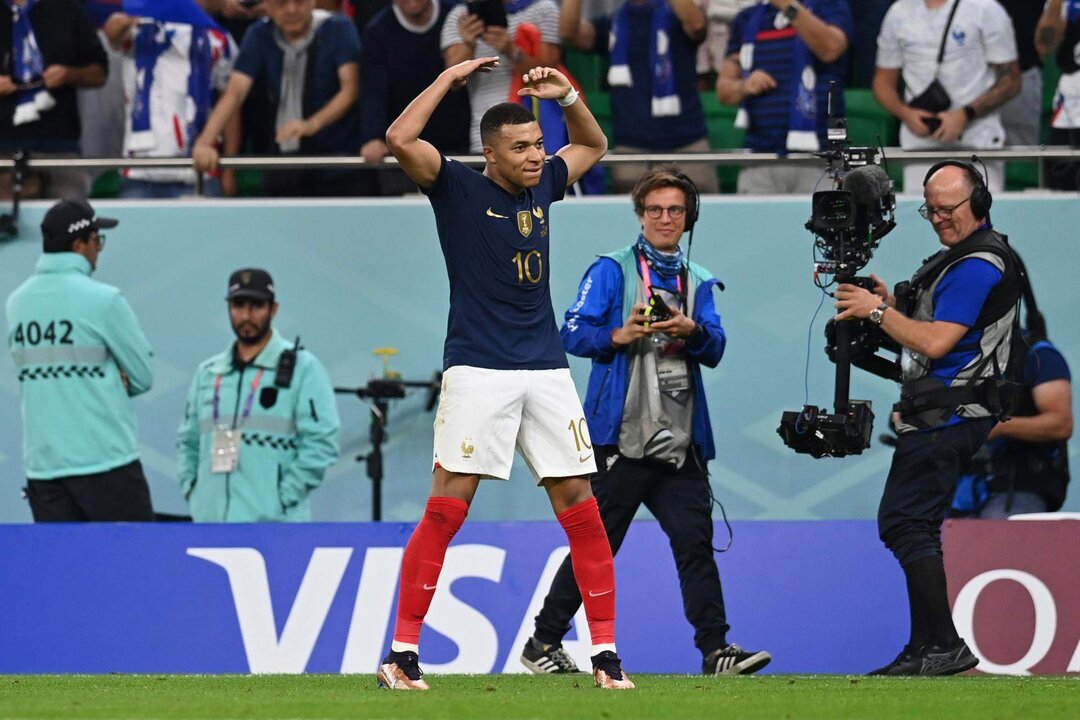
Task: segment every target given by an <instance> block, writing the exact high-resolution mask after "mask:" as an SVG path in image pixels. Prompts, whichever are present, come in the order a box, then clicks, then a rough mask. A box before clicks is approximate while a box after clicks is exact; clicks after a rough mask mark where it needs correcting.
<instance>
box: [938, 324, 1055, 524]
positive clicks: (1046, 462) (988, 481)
mask: <svg viewBox="0 0 1080 720" xmlns="http://www.w3.org/2000/svg"><path fill="white" fill-rule="evenodd" d="M1024 344H1025V346H1026V348H1027V353H1026V354H1025V356H1024V371H1023V375H1022V377H1021V385H1022V388H1023V389H1022V394H1021V396H1020V401H1019V404H1018V407H1017V408H1016V409H1015V411H1014V412H1013V413H1012V417H1010V418H1009V419H1008V421H1006V422H1000V423H998V424H997V425H995V426H994V429H993V430H991V431H990V439H989V440H988V441H987V443H986V445H985V446H984V447H983V449H982V450H981V451H980V452H979V454H978V455H977V456H976V459H980V458H982V460H983V462H982V463H979V464H978V465H977V467H976V469H975V472H974V473H972V474H969V475H965V476H964V477H963V478H962V479H961V482H960V486H959V487H958V488H957V490H956V497H955V498H954V500H953V506H952V510H953V513H952V514H953V515H954V516H956V517H977V518H983V519H997V518H1007V517H1009V516H1010V515H1015V514H1020V513H1038V512H1054V511H1056V510H1059V509H1061V506H1062V505H1063V504H1064V502H1065V494H1066V491H1067V488H1068V484H1069V452H1068V440H1069V438H1070V437H1072V429H1073V412H1072V375H1071V374H1070V372H1069V365H1068V363H1066V362H1065V357H1064V356H1063V355H1062V354H1061V352H1060V351H1059V350H1058V349H1057V347H1055V346H1054V344H1053V343H1052V342H1050V340H1049V339H1048V338H1047V335H1046V322H1045V321H1044V320H1043V317H1042V314H1041V313H1039V312H1038V311H1035V312H1034V313H1032V312H1031V310H1030V308H1029V310H1028V321H1027V326H1026V327H1025V328H1024Z"/></svg>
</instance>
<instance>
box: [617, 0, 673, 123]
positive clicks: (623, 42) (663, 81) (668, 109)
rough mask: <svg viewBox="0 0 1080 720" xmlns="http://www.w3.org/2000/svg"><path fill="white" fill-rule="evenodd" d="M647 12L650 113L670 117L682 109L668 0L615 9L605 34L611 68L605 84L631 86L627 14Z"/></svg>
mask: <svg viewBox="0 0 1080 720" xmlns="http://www.w3.org/2000/svg"><path fill="white" fill-rule="evenodd" d="M632 12H648V13H650V17H651V21H652V25H651V27H650V32H649V37H650V39H651V42H650V43H649V67H651V68H652V116H653V117H670V116H673V115H679V114H680V113H681V112H682V102H681V101H680V100H679V93H678V92H677V90H676V88H675V64H674V62H673V61H672V58H671V36H670V34H669V33H670V31H671V30H670V29H671V26H672V24H673V21H674V19H675V14H674V12H672V10H671V6H670V5H668V3H667V0H646V2H645V3H643V4H641V5H633V4H631V3H629V2H627V3H624V4H623V6H622V7H620V8H619V9H618V10H616V11H615V15H614V17H612V19H611V34H610V36H609V37H608V52H609V54H610V61H611V64H610V67H609V68H608V76H607V79H608V85H610V86H611V87H632V86H633V84H634V81H633V78H632V77H631V76H630V13H632Z"/></svg>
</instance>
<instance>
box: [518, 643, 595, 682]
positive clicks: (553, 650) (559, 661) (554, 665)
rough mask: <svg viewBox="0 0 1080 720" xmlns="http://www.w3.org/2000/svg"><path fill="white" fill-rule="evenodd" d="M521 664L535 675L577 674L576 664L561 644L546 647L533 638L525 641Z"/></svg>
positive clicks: (546, 645)
mask: <svg viewBox="0 0 1080 720" xmlns="http://www.w3.org/2000/svg"><path fill="white" fill-rule="evenodd" d="M521 664H522V665H524V666H525V667H527V668H529V670H531V671H532V672H534V673H536V674H537V675H547V674H560V675H561V674H564V673H579V672H581V670H579V669H578V666H577V663H575V662H574V659H573V658H572V657H570V653H568V652H566V650H564V649H563V646H562V645H561V644H556V645H548V644H546V643H542V642H540V641H539V640H537V639H536V638H534V637H531V638H529V639H528V640H526V641H525V647H524V648H522V650H521Z"/></svg>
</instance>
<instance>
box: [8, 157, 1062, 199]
mask: <svg viewBox="0 0 1080 720" xmlns="http://www.w3.org/2000/svg"><path fill="white" fill-rule="evenodd" d="M883 151H884V157H885V158H886V160H887V161H888V162H891V163H906V162H927V161H929V162H936V161H938V160H946V159H950V158H967V157H969V156H970V154H972V153H975V154H977V155H978V156H979V157H980V158H981V159H982V160H1010V161H1014V162H1033V161H1042V160H1076V161H1080V149H1075V148H1070V147H1065V146H1041V145H1039V146H1035V145H1032V146H1022V147H1012V148H1009V149H1007V150H950V151H942V150H902V149H900V148H896V147H889V148H883ZM450 157H452V158H453V159H455V160H459V161H461V162H463V163H466V164H472V165H479V164H483V162H484V157H483V156H482V155H452V156H450ZM774 162H785V163H796V164H800V165H815V164H821V162H822V159H821V157H819V156H817V155H814V154H812V153H792V154H791V155H786V156H780V155H775V154H772V153H750V152H743V151H718V152H706V153H629V154H628V153H610V154H608V155H606V156H605V157H604V159H603V160H602V161H601V163H602V164H619V163H648V164H656V163H679V164H687V163H711V164H713V165H717V166H737V167H751V166H755V165H765V164H768V163H774ZM396 164H397V160H396V159H395V158H394V157H393V156H389V157H387V158H386V160H384V161H383V163H381V164H377V165H375V164H371V163H368V162H366V161H365V160H364V158H362V157H360V156H359V155H356V156H339V155H331V156H325V155H324V156H290V157H282V156H265V157H264V156H238V157H222V158H221V160H220V165H221V167H222V168H233V169H248V170H270V169H273V170H287V169H299V168H305V169H312V168H337V169H341V168H371V169H375V168H379V167H388V166H389V167H392V166H394V165H396ZM14 166H15V161H14V160H12V159H11V158H0V172H3V171H5V170H10V169H12V168H13V167H14ZM26 167H28V168H29V169H31V170H33V169H40V170H51V169H61V168H63V169H72V168H77V169H83V170H117V169H121V168H172V169H177V168H190V167H191V159H190V158H182V157H181V158H34V157H32V156H31V157H29V158H27V160H26ZM201 179H202V178H199V182H197V183H196V184H197V188H196V194H201V192H202V187H201V185H202V183H201ZM1038 185H1039V187H1043V186H1044V185H1045V182H1044V178H1043V167H1042V163H1041V162H1039V182H1038Z"/></svg>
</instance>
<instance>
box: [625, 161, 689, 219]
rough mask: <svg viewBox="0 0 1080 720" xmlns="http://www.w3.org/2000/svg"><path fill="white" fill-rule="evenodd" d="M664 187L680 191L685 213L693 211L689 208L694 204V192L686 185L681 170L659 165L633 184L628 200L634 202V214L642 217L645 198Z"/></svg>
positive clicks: (673, 166)
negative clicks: (684, 204) (685, 208)
mask: <svg viewBox="0 0 1080 720" xmlns="http://www.w3.org/2000/svg"><path fill="white" fill-rule="evenodd" d="M666 187H673V188H677V189H679V190H682V192H683V202H684V203H686V206H687V211H688V212H689V211H692V210H693V209H694V208H692V207H690V205H692V204H693V202H694V192H693V190H692V189H691V187H690V185H689V183H687V181H686V176H685V175H683V172H682V170H680V169H679V168H678V167H676V166H675V165H661V166H660V167H657V168H653V169H652V170H649V171H648V172H646V173H645V174H644V175H642V176H641V177H639V178H638V181H637V182H636V183H634V189H633V190H631V191H630V199H631V200H633V202H634V212H635V213H637V214H638V215H644V214H645V197H646V196H647V195H648V194H649V193H651V192H652V191H653V190H659V189H660V188H666Z"/></svg>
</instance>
